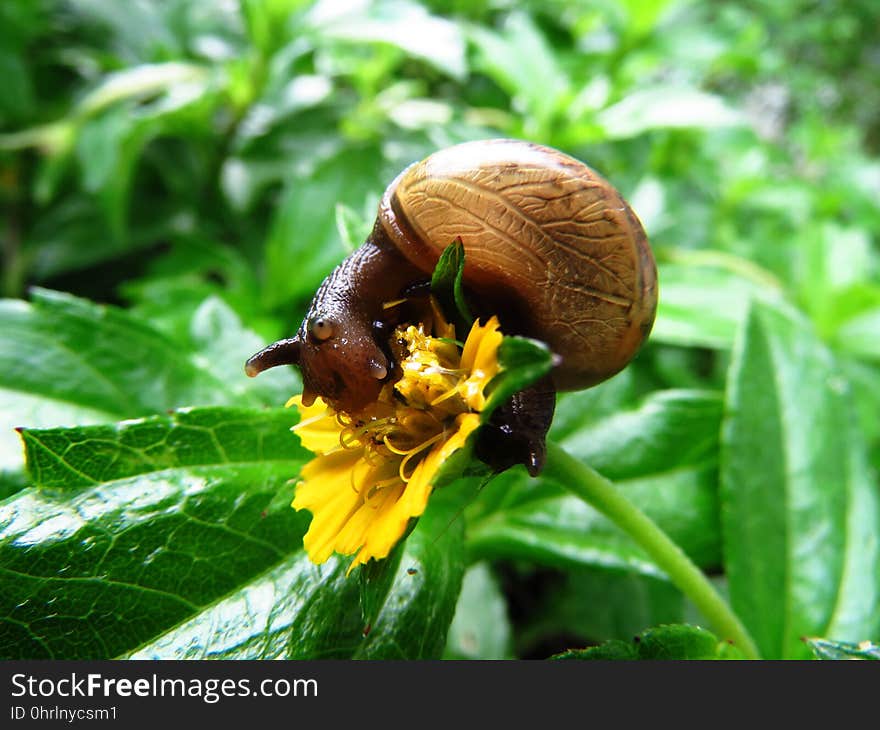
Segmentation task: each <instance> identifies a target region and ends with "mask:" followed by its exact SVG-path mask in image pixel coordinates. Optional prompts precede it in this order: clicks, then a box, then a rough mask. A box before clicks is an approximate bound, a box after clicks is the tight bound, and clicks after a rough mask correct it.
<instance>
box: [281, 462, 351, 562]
mask: <svg viewBox="0 0 880 730" xmlns="http://www.w3.org/2000/svg"><path fill="white" fill-rule="evenodd" d="M361 458H362V454H361V453H358V451H355V450H351V451H337V452H335V453H333V454H328V455H326V456H319V457H317V458H315V459H312V461H310V462H309V463H308V464H306V465H305V467H304V468H303V470H302V478H303V481H301V482H300V483H299V484H297V486H296V494H295V496H294V500H293V504H292V505H291V506H292V507H293V508H294V509H297V510H301V509H307V510H309V511H310V512H311V513H312V522H311V524H310V525H309V530H308V532H307V533H306V535H305V537H304V538H303V546H304V547H305V549H306V552H307V553H308V554H309V558H311V560H312V562H313V563H323V562H324V561H325V560H327V558H329V557H330V555H331V554H332V553H333V551H334V550H335V547H336V538H337V536H338V535H339V532H340V531H341V530H342V529H343V527H344V526H345V524H346V523H347V522H348V520H349V519H350V517H351V516H352V515H353V514H354V513H355V511H356V510H357V508H358V505H359V504H360V502H361V495H360V492H359V489H358V487H359V486H361V485H358V484H357V482H356V481H355V479H356V477H357V467H358V465H359V463H360V461H361ZM361 471H363V470H361Z"/></svg>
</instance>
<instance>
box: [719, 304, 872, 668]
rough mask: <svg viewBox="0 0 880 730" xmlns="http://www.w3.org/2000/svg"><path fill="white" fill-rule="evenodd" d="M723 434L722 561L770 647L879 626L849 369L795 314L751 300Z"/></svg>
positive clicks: (793, 649)
mask: <svg viewBox="0 0 880 730" xmlns="http://www.w3.org/2000/svg"><path fill="white" fill-rule="evenodd" d="M727 409H728V412H727V414H726V416H725V422H724V428H723V438H722V491H721V501H722V521H723V527H724V530H723V534H724V553H725V567H726V571H727V575H728V578H729V582H730V595H731V600H732V602H733V606H734V609H735V610H736V611H737V613H738V614H739V615H740V617H741V618H742V619H743V621H744V622H745V623H746V625H747V627H748V628H749V630H750V631H751V632H752V634H753V636H754V637H755V640H756V642H757V644H758V646H759V648H760V650H761V652H762V654H763V656H765V657H766V658H782V657H805V656H808V654H809V651H808V649H807V647H806V646H805V645H804V644H803V642H802V641H801V638H800V637H802V636H805V635H806V636H826V637H829V638H834V639H844V640H860V639H864V638H866V637H873V636H876V635H877V632H878V630H880V626H878V622H880V611H878V607H880V547H878V545H877V542H876V537H875V536H876V535H877V533H878V530H880V504H878V495H877V492H876V486H875V484H874V483H873V480H872V478H871V475H870V473H869V471H868V469H867V466H866V463H865V452H864V443H863V441H862V438H861V433H860V432H859V431H858V429H857V428H856V413H855V411H854V409H853V406H852V401H851V399H850V394H849V388H848V384H847V381H846V380H845V378H844V377H843V376H842V375H841V371H840V368H839V366H838V364H837V362H836V361H835V359H834V358H833V356H832V355H831V354H830V353H829V351H828V350H827V349H826V348H825V347H823V346H822V344H821V343H820V342H819V341H818V340H817V339H816V336H815V335H814V334H813V332H812V329H811V327H810V326H809V325H808V324H807V323H806V322H804V321H803V320H802V319H800V318H799V317H796V316H794V315H788V314H784V313H782V312H781V311H779V310H775V309H772V308H770V307H768V306H766V305H762V304H757V303H756V304H754V305H753V307H752V309H751V311H750V314H749V316H748V318H747V320H746V322H745V326H744V328H743V331H742V335H741V338H740V341H739V344H738V346H737V348H736V351H735V354H734V360H733V363H732V365H731V369H730V376H729V383H728V394H727Z"/></svg>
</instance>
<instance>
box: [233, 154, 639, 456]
mask: <svg viewBox="0 0 880 730" xmlns="http://www.w3.org/2000/svg"><path fill="white" fill-rule="evenodd" d="M456 239H460V240H461V242H462V244H463V245H464V249H465V269H464V282H465V287H466V290H467V292H468V294H469V301H470V302H472V303H474V304H475V307H474V308H475V311H476V312H477V313H478V314H498V315H499V318H500V320H501V325H502V330H503V331H504V332H506V333H508V334H522V335H526V336H530V337H534V338H536V339H539V340H542V341H544V342H545V343H547V345H548V346H549V347H550V349H551V350H552V351H553V352H554V353H555V354H556V355H557V359H558V365H557V366H556V367H555V368H554V369H553V371H552V373H551V374H550V376H549V383H546V382H545V383H544V384H542V385H540V386H539V387H538V388H537V389H536V393H537V392H540V396H539V397H538V399H539V400H540V403H541V404H542V405H541V406H540V407H541V408H542V409H543V410H544V411H546V410H547V408H549V415H550V417H552V402H553V397H552V396H553V392H554V390H569V389H580V388H586V387H589V386H591V385H595V384H597V383H599V382H601V381H603V380H605V379H606V378H609V377H611V376H612V375H614V374H615V373H617V372H619V371H620V370H621V369H622V368H623V367H625V366H626V364H627V363H628V362H629V361H630V360H631V359H632V358H633V357H634V355H635V354H636V352H637V351H638V349H639V347H640V345H641V343H642V342H643V340H644V339H645V337H646V336H647V335H648V333H649V332H650V329H651V326H652V324H653V321H654V312H655V310H656V304H657V289H656V281H657V272H656V265H655V263H654V258H653V255H652V253H651V250H650V247H649V245H648V241H647V237H646V236H645V232H644V230H643V228H642V226H641V224H640V223H639V221H638V218H637V217H636V216H635V214H634V213H633V211H632V210H631V208H630V207H629V205H628V204H627V203H626V201H624V200H623V198H622V197H621V196H620V194H619V193H618V192H617V191H616V190H615V189H614V188H613V186H612V185H611V184H610V183H609V182H607V181H606V180H605V179H604V178H602V177H601V176H600V175H598V173H596V172H595V171H593V170H592V169H591V168H589V167H588V166H587V165H585V164H584V163H582V162H580V161H578V160H576V159H574V158H572V157H569V156H568V155H565V154H563V153H561V152H559V151H557V150H554V149H551V148H549V147H543V146H540V145H536V144H531V143H527V142H521V141H517V140H507V139H499V140H487V141H479V142H468V143H464V144H460V145H456V146H453V147H450V148H447V149H445V150H440V151H438V152H436V153H434V154H432V155H430V156H429V157H427V158H426V159H424V160H422V161H421V162H417V163H414V164H413V165H410V166H409V167H408V168H406V169H405V170H404V171H403V172H401V173H400V175H398V176H397V178H396V179H395V180H394V181H393V182H392V183H391V184H390V185H389V186H388V188H387V190H386V191H385V194H384V195H383V196H382V200H381V202H380V204H379V212H378V216H377V219H376V223H375V225H374V227H373V231H372V233H371V235H370V236H369V237H368V239H367V240H366V242H365V243H364V244H363V245H362V246H361V247H360V248H359V249H357V250H356V251H354V252H353V253H352V254H351V255H350V256H349V257H348V258H347V259H345V261H343V262H342V263H341V264H340V265H339V266H338V267H337V268H336V269H335V270H334V271H333V272H332V273H331V274H330V275H329V276H328V277H327V279H326V280H325V281H324V283H323V284H322V285H321V287H320V288H319V289H318V291H317V292H316V294H315V297H314V299H313V301H312V303H311V306H310V308H309V311H308V314H307V316H306V318H305V320H304V321H303V324H302V326H301V327H300V329H299V331H298V332H297V334H296V336H295V337H293V338H290V339H287V340H282V341H280V342H277V343H274V344H273V345H270V346H269V347H267V348H266V349H264V350H263V351H261V352H260V353H257V354H256V355H254V357H252V358H251V359H250V360H248V363H247V366H246V368H247V372H248V374H249V375H256V374H257V373H258V372H260V371H262V370H264V369H266V368H268V367H273V366H275V365H280V364H295V365H298V366H299V367H300V368H301V370H302V374H303V400H304V402H306V403H309V402H311V401H312V400H314V398H315V397H316V396H317V395H320V396H322V397H323V398H324V399H325V400H326V401H327V402H329V403H331V404H333V405H334V406H335V407H336V408H337V409H340V410H345V411H349V412H354V411H356V410H358V409H359V408H362V407H363V406H364V405H366V404H367V403H369V402H371V401H372V400H374V399H375V398H376V397H377V396H378V393H379V390H380V389H381V387H382V381H384V380H385V379H387V377H388V376H389V374H390V373H391V371H392V368H393V363H392V362H391V360H390V354H389V353H388V352H387V349H386V347H385V346H384V345H383V338H382V333H384V332H385V331H386V330H388V329H389V328H391V327H393V326H394V325H395V324H396V323H397V322H396V318H397V317H399V316H400V315H399V313H398V312H397V311H396V310H395V309H394V308H391V309H388V308H386V307H385V304H386V303H387V302H389V301H392V300H395V299H397V298H399V297H400V296H401V294H402V293H405V292H406V291H407V290H409V289H411V288H412V287H413V286H414V285H417V284H419V283H420V282H424V281H426V280H428V279H429V278H430V276H431V272H432V271H433V269H434V267H435V265H436V263H437V261H438V259H439V257H440V254H441V253H442V251H443V250H444V249H445V248H446V246H448V245H449V244H450V243H452V242H453V241H454V240H456ZM526 400H528V399H526ZM519 401H522V398H520V399H518V402H519ZM548 404H549V405H548ZM511 409H512V410H513V411H517V410H519V411H520V412H521V413H522V417H524V418H526V420H528V421H529V424H531V425H529V424H525V425H524V426H523V428H525V430H526V431H533V430H535V429H536V428H537V430H541V429H543V431H546V428H548V427H549V417H547V418H539V419H538V422H537V424H534V423H532V422H533V421H534V420H535V419H534V414H528V411H529V410H530V409H529V406H528V404H527V403H523V402H519V404H518V405H517V403H514V404H512V405H511ZM511 409H508V410H509V411H510V410H511ZM500 417H501V419H502V420H503V419H504V418H509V419H513V421H517V420H522V419H521V418H520V419H518V417H517V416H516V414H515V413H511V412H507V413H506V414H505V413H502V414H500ZM545 421H546V425H544V422H545ZM514 426H515V424H514ZM502 430H506V431H515V430H516V428H515V427H512V426H511V425H510V424H507V426H506V427H505V426H504V424H502ZM526 440H527V441H529V442H530V443H531V442H534V441H535V438H533V437H529V438H527V439H526ZM540 442H541V444H540V445H541V446H543V433H541V434H540ZM532 445H534V444H532ZM533 456H534V455H533ZM529 458H532V457H529ZM533 466H534V465H533ZM539 468H540V465H537V466H535V469H539ZM530 470H532V469H531V467H530Z"/></svg>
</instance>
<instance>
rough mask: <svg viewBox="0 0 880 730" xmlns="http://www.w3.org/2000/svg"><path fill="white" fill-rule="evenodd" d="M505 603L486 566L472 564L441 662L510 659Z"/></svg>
mask: <svg viewBox="0 0 880 730" xmlns="http://www.w3.org/2000/svg"><path fill="white" fill-rule="evenodd" d="M510 643H511V627H510V619H509V618H508V616H507V601H506V600H505V598H504V595H503V594H502V593H501V590H500V588H499V587H498V582H497V581H496V580H495V577H494V576H493V575H492V571H491V569H490V567H489V565H488V564H486V563H477V564H476V565H472V566H471V567H470V568H469V569H468V571H467V573H465V576H464V584H463V585H462V588H461V595H460V596H459V597H458V604H457V605H456V607H455V617H454V618H453V620H452V625H451V626H450V627H449V638H448V641H447V644H446V651H445V652H444V654H443V658H444V659H509V658H510V656H511V652H510Z"/></svg>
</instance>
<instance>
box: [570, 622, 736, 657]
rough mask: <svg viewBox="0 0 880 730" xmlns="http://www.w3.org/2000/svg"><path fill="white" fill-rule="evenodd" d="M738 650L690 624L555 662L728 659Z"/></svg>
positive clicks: (610, 643)
mask: <svg viewBox="0 0 880 730" xmlns="http://www.w3.org/2000/svg"><path fill="white" fill-rule="evenodd" d="M733 651H734V650H733V649H732V648H731V647H728V645H727V644H724V643H721V642H719V641H718V639H717V638H715V636H714V634H711V633H710V632H708V631H706V630H705V629H701V628H700V627H699V626H688V625H686V624H680V625H672V626H658V627H656V628H653V629H648V630H647V631H645V632H643V633H641V634H639V635H638V636H636V637H635V638H633V640H632V641H630V642H625V641H617V640H615V641H608V642H606V643H605V644H602V645H601V646H595V647H592V648H590V649H580V650H572V651H568V652H565V653H564V654H559V655H557V656H555V657H554V659H581V660H584V659H587V660H666V661H669V660H672V661H680V660H687V659H691V660H706V659H728V658H734V657H733V656H731V654H732V652H733Z"/></svg>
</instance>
